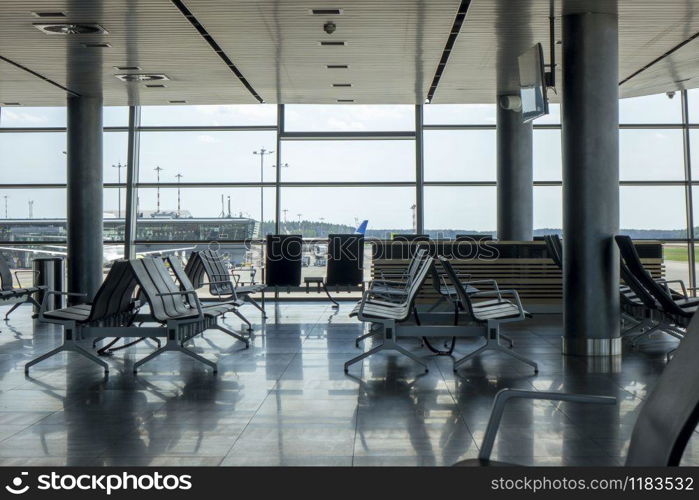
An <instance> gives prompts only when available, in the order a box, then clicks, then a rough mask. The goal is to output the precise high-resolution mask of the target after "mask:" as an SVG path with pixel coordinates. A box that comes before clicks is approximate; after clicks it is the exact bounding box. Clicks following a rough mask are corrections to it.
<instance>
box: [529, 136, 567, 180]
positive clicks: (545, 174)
mask: <svg viewBox="0 0 699 500" xmlns="http://www.w3.org/2000/svg"><path fill="white" fill-rule="evenodd" d="M533 143H534V144H533V146H534V147H533V149H534V180H535V181H560V180H561V178H562V177H561V176H562V166H561V165H562V162H561V131H560V130H541V129H539V130H534V139H533Z"/></svg>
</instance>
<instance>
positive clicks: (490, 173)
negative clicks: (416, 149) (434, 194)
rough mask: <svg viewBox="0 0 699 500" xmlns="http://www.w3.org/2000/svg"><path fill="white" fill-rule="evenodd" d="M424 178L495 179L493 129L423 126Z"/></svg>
mask: <svg viewBox="0 0 699 500" xmlns="http://www.w3.org/2000/svg"><path fill="white" fill-rule="evenodd" d="M424 149H425V151H424V154H425V180H426V181H494V180H495V178H496V158H495V154H496V152H495V130H426V131H425V144H424Z"/></svg>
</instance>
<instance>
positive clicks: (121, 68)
mask: <svg viewBox="0 0 699 500" xmlns="http://www.w3.org/2000/svg"><path fill="white" fill-rule="evenodd" d="M114 69H116V70H119V71H140V70H141V68H140V67H139V66H114Z"/></svg>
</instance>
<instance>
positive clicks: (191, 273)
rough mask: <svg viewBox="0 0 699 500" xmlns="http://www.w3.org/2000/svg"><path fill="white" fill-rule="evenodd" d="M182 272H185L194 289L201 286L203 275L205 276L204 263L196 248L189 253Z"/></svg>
mask: <svg viewBox="0 0 699 500" xmlns="http://www.w3.org/2000/svg"><path fill="white" fill-rule="evenodd" d="M184 272H185V273H186V274H187V278H189V281H190V282H191V283H192V286H194V288H195V289H198V288H201V287H202V283H204V277H205V276H206V270H205V269H204V264H203V262H202V258H201V255H200V254H199V251H198V250H195V251H193V252H192V253H191V254H189V258H188V259H187V264H185V266H184Z"/></svg>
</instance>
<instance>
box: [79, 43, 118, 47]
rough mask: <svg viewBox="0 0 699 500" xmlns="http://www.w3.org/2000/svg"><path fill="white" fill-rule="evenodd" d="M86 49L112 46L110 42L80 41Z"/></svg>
mask: <svg viewBox="0 0 699 500" xmlns="http://www.w3.org/2000/svg"><path fill="white" fill-rule="evenodd" d="M80 45H82V46H83V47H85V48H86V49H108V48H110V47H111V46H112V44H110V43H106V42H99V43H81V44H80Z"/></svg>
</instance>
